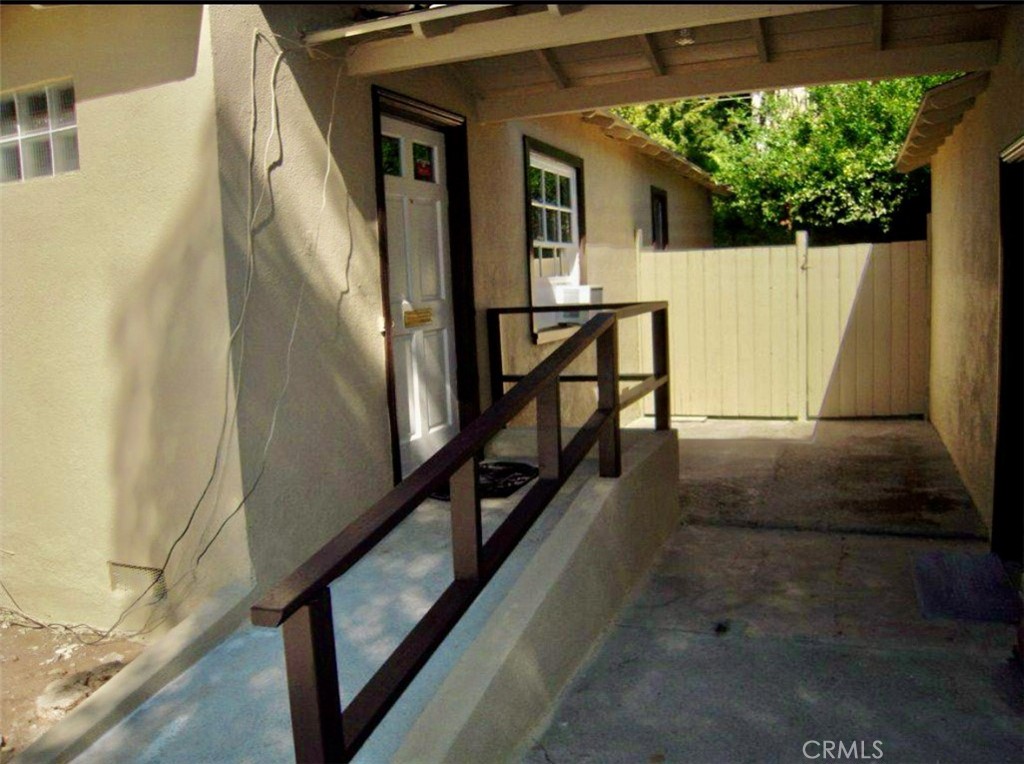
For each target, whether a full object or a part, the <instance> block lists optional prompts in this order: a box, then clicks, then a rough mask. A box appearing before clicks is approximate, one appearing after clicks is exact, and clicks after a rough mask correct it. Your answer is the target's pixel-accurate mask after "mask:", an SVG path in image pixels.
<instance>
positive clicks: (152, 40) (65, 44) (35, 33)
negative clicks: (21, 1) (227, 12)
mask: <svg viewBox="0 0 1024 764" xmlns="http://www.w3.org/2000/svg"><path fill="white" fill-rule="evenodd" d="M140 17H141V18H143V19H144V24H143V26H144V27H146V28H148V29H151V30H153V34H151V35H150V34H139V28H140ZM202 19H203V8H202V6H200V5H191V6H183V5H177V6H170V5H149V6H145V7H130V6H129V7H122V8H120V9H118V12H117V13H111V12H110V9H109V8H106V7H103V6H96V7H90V6H84V5H76V6H60V7H53V8H43V9H36V8H32V7H28V6H21V7H5V8H3V27H4V38H5V43H4V45H5V47H9V52H10V55H2V56H0V60H2V68H3V70H4V87H9V88H16V87H21V86H23V85H29V84H32V83H36V82H43V81H46V80H51V79H60V78H63V77H67V76H68V73H69V72H74V73H75V98H76V99H77V100H79V101H83V100H88V99H90V98H101V97H103V96H108V95H114V94H121V93H127V92H130V91H133V90H139V89H141V88H147V87H152V86H154V85H160V84H163V83H167V82H175V81H178V80H184V79H187V78H189V77H191V76H192V75H194V74H195V72H196V57H197V55H198V52H199V30H200V26H201V24H202ZM22 22H24V27H26V28H28V31H27V32H23V31H22V29H23V23H22ZM19 38H21V39H19ZM37 39H38V40H45V41H46V43H45V46H46V50H45V54H37V55H25V54H24V53H25V52H26V48H27V47H28V46H29V45H31V44H32V41H35V40H37ZM10 41H14V42H13V44H11V45H10V46H8V43H9V42H10ZM83 41H90V42H88V43H85V44H83Z"/></svg>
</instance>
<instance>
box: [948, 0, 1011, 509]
mask: <svg viewBox="0 0 1024 764" xmlns="http://www.w3.org/2000/svg"><path fill="white" fill-rule="evenodd" d="M1022 29H1024V9H1022V8H1019V7H1018V8H1013V9H1010V13H1009V15H1008V23H1007V26H1006V36H1005V38H1004V39H1003V41H1002V43H1001V46H1000V62H999V65H998V67H997V68H996V69H994V70H993V71H992V74H991V80H990V83H989V86H988V88H987V89H986V90H985V92H984V93H982V94H981V95H980V96H979V97H978V99H977V101H976V103H975V105H974V107H973V108H972V109H971V110H970V111H968V112H967V113H966V114H965V115H964V119H963V122H962V123H961V124H960V125H958V126H957V127H956V129H955V130H954V131H953V134H952V135H951V136H950V137H949V138H947V139H946V141H945V143H944V144H943V145H942V146H941V148H940V149H939V150H938V152H937V153H936V154H935V156H934V158H933V161H932V244H931V256H932V309H931V310H932V328H931V357H932V363H931V375H930V383H929V384H930V390H931V393H930V395H931V402H930V412H929V413H930V416H931V419H932V422H933V423H934V425H935V428H936V429H937V430H938V432H939V434H940V435H941V436H942V440H943V442H944V443H945V444H946V447H947V448H948V449H949V452H950V455H951V456H952V457H953V461H954V462H955V463H956V465H957V469H959V471H960V474H961V477H962V478H963V480H964V483H965V484H966V486H967V488H968V490H969V491H970V493H971V496H972V498H973V499H974V501H975V503H976V504H977V505H978V507H979V509H980V510H981V513H982V515H983V517H984V518H985V520H986V522H987V523H989V525H991V519H992V489H993V470H994V463H995V461H994V460H995V438H996V412H997V393H998V387H999V385H998V379H999V377H998V355H999V301H1000V259H999V258H1000V233H999V191H998V189H999V153H1000V151H1001V150H1002V149H1004V148H1005V147H1006V146H1007V144H1009V143H1010V142H1011V141H1012V140H1013V139H1014V138H1016V137H1018V136H1019V135H1020V134H1021V132H1022V131H1024V62H1022V56H1024V52H1022V51H1024V40H1022V32H1021V30H1022Z"/></svg>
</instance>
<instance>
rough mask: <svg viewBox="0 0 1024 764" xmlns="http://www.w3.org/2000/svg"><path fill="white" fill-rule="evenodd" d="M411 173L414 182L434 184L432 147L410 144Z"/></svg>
mask: <svg viewBox="0 0 1024 764" xmlns="http://www.w3.org/2000/svg"><path fill="white" fill-rule="evenodd" d="M412 171H413V177H414V178H416V180H424V181H426V182H427V183H433V182H434V147H433V146H426V145H424V144H422V143H413V144H412Z"/></svg>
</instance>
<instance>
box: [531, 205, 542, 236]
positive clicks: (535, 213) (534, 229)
mask: <svg viewBox="0 0 1024 764" xmlns="http://www.w3.org/2000/svg"><path fill="white" fill-rule="evenodd" d="M543 239H544V214H543V211H542V210H541V208H540V207H537V206H536V205H532V204H531V205H530V240H531V241H537V240H543Z"/></svg>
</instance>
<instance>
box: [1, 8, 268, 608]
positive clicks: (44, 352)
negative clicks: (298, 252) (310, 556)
mask: <svg viewBox="0 0 1024 764" xmlns="http://www.w3.org/2000/svg"><path fill="white" fill-rule="evenodd" d="M0 12H2V18H0V24H2V34H3V40H2V46H0V56H2V59H0V63H2V66H0V77H2V79H0V88H2V89H4V90H9V89H16V88H21V87H24V86H31V85H34V84H37V83H41V82H45V81H47V80H51V79H58V78H59V79H63V78H67V77H70V78H72V79H73V81H74V86H75V93H76V99H77V119H78V142H79V150H80V157H81V162H80V167H81V169H80V170H79V171H77V172H73V173H69V174H64V175H59V176H56V177H53V178H40V179H33V180H29V181H26V182H23V183H11V184H4V185H3V186H2V187H0V200H2V224H0V228H2V249H3V257H2V275H0V284H2V289H3V308H2V321H0V326H2V347H3V353H2V361H3V409H2V429H3V444H2V457H3V467H2V476H3V509H2V517H3V527H2V532H3V540H2V543H0V547H2V550H3V551H2V552H0V555H2V557H0V562H2V574H0V575H2V579H3V581H4V583H5V584H6V585H7V587H8V588H9V589H10V592H11V594H13V595H14V597H15V598H16V599H17V601H18V603H19V604H20V605H21V606H22V607H23V608H24V609H25V610H26V611H27V612H29V613H30V614H31V615H33V616H35V617H37V618H44V619H56V620H62V621H73V622H77V621H85V622H88V623H90V624H93V625H96V626H99V627H106V626H109V625H110V624H111V623H113V621H114V619H115V618H116V616H117V614H118V613H119V612H120V611H121V610H122V608H124V607H125V606H126V605H128V604H129V603H130V602H131V601H132V600H134V599H135V596H136V595H135V593H134V592H133V591H117V592H115V591H113V590H112V585H111V578H110V573H109V571H108V562H111V561H113V562H118V563H126V564H130V565H140V566H146V567H153V568H155V567H160V566H161V565H162V564H163V561H164V556H165V555H166V553H167V550H168V549H169V547H170V545H171V543H172V541H173V540H174V538H175V537H176V536H177V535H178V533H179V531H181V530H182V528H183V527H184V526H185V524H186V522H187V519H188V516H189V515H190V513H191V511H192V508H193V507H194V506H195V504H196V502H197V500H198V499H199V497H200V495H201V494H202V491H203V488H204V486H205V485H206V483H207V481H208V479H209V477H210V474H211V470H212V469H213V461H214V452H215V447H216V444H217V442H218V437H219V435H220V432H221V425H222V422H223V410H224V395H225V375H226V374H227V373H228V365H227V353H226V348H227V338H228V309H227V300H226V298H225V292H224V252H223V246H222V243H221V219H220V204H219V197H218V188H217V147H216V146H217V144H216V134H215V129H214V102H213V76H212V70H211V65H210V44H209V33H208V27H207V25H206V23H205V19H204V16H203V10H202V8H201V7H195V6H193V7H173V6H160V7H148V8H145V9H142V8H124V7H118V8H114V7H107V8H104V7H60V8H53V9H46V10H34V9H32V8H30V7H28V6H22V7H14V6H4V7H3V9H2V11H0ZM229 434H233V430H230V431H229ZM240 481H241V476H240V472H239V464H238V456H237V452H236V451H235V450H233V449H231V448H228V449H226V450H225V452H224V453H223V455H222V458H221V460H220V462H219V468H218V472H217V481H216V484H215V485H214V490H213V492H212V493H211V494H210V495H209V496H208V498H207V500H206V501H205V502H204V503H203V505H202V506H201V507H200V511H199V513H198V514H197V516H196V520H195V523H194V524H193V528H194V532H193V533H192V534H191V535H190V536H189V537H188V538H187V539H186V540H185V541H184V542H183V543H182V544H181V545H179V548H178V550H177V552H176V553H175V557H174V558H173V559H172V561H171V564H170V566H169V568H168V576H167V583H168V585H170V586H171V596H170V602H171V605H172V608H171V609H170V610H169V611H167V610H161V611H160V612H161V613H162V614H163V615H166V616H167V622H173V621H175V620H176V619H177V618H178V617H179V615H180V613H181V612H184V611H185V610H187V609H188V608H189V607H190V604H189V603H190V601H191V598H190V595H196V596H198V595H200V594H201V593H203V592H206V591H210V590H213V589H216V588H218V587H219V586H221V585H223V584H225V583H227V582H229V581H233V580H234V581H238V580H241V581H243V582H244V581H246V580H247V579H248V577H249V575H250V570H249V560H248V553H247V549H246V544H245V536H244V532H243V533H239V532H238V531H240V530H242V529H243V528H244V526H243V525H242V524H236V525H234V526H233V527H229V528H228V529H227V531H226V533H225V534H224V535H223V536H222V537H221V538H220V539H219V541H218V543H217V544H216V545H215V546H214V547H213V548H212V549H211V552H210V554H209V555H207V557H206V559H205V560H204V563H203V565H202V566H201V567H200V568H199V571H198V576H193V575H192V574H191V573H189V571H191V570H192V569H193V564H192V561H193V559H194V556H195V555H196V554H197V552H198V550H199V544H200V542H201V535H200V532H202V533H205V535H206V538H207V539H208V538H209V536H210V533H211V529H212V528H213V527H215V525H216V524H217V523H219V522H220V520H221V518H222V517H224V516H225V515H226V513H227V511H229V507H230V506H231V503H232V502H237V500H238V499H239V498H240V485H241V482H240ZM214 493H215V494H216V498H217V499H218V500H217V501H214ZM0 604H5V605H7V604H9V602H8V600H7V599H6V597H3V596H2V595H0ZM148 615H149V613H142V614H140V615H139V616H137V617H132V618H130V619H128V620H127V621H126V622H125V624H124V625H128V626H133V627H138V626H140V625H141V624H142V622H143V621H144V620H145V619H146V617H147V616H148Z"/></svg>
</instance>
